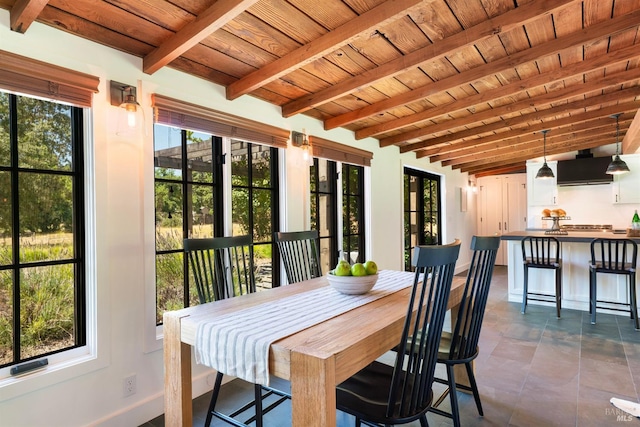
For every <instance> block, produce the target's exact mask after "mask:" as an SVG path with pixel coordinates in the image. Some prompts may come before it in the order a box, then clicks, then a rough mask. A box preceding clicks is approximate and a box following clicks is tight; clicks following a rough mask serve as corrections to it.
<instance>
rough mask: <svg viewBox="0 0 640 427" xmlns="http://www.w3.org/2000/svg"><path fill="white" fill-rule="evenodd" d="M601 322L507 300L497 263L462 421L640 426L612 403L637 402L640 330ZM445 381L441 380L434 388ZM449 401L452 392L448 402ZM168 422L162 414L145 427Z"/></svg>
mask: <svg viewBox="0 0 640 427" xmlns="http://www.w3.org/2000/svg"><path fill="white" fill-rule="evenodd" d="M597 321H598V323H597V324H596V325H591V324H590V322H589V315H588V313H585V312H580V311H575V310H567V309H563V310H562V318H561V319H557V318H556V316H555V308H554V307H550V306H539V305H533V304H529V306H528V308H527V313H526V314H525V315H522V314H521V313H520V304H516V303H509V302H507V274H506V268H505V267H496V269H495V273H494V279H493V282H492V289H491V292H490V296H489V302H488V305H487V311H486V313H485V320H484V325H483V329H482V334H481V339H480V355H479V356H478V358H477V361H476V379H477V382H478V387H479V389H480V396H481V399H482V406H483V408H484V417H480V416H479V415H478V413H477V410H476V407H475V403H474V401H473V397H472V396H470V395H467V394H464V393H458V401H459V403H460V408H461V409H460V412H461V423H462V425H463V426H532V427H533V426H535V427H537V426H563V427H564V426H578V427H588V426H594V427H595V426H597V427H601V426H624V425H640V420H638V419H633V418H630V417H629V416H627V414H625V413H623V412H621V411H619V410H617V409H616V408H615V407H613V406H612V405H611V404H610V403H609V399H610V398H611V397H619V398H622V399H626V400H631V401H634V402H637V401H639V398H640V331H635V330H634V328H633V324H632V321H631V320H630V319H629V317H626V316H620V315H609V314H602V313H598V317H597ZM385 357H387V358H388V356H385ZM438 371H439V372H442V371H441V369H440V368H439V369H438ZM280 386H281V387H283V388H286V387H287V384H286V383H280ZM441 387H442V386H440V385H437V384H436V385H435V389H436V391H438V390H441ZM252 392H253V388H252V387H251V386H250V385H248V384H245V383H242V382H241V381H239V380H235V381H232V382H230V383H228V384H226V385H225V386H224V387H223V389H222V391H221V396H222V402H221V404H222V405H231V406H232V407H233V405H237V404H238V403H239V402H242V403H244V398H247V399H249V398H250V396H251V393H252ZM209 398H210V393H207V394H205V395H203V396H201V397H198V398H196V399H195V400H194V401H193V402H194V403H193V405H194V422H193V425H194V426H202V425H203V424H204V418H205V413H206V407H207V405H208V402H209ZM448 406H449V405H448V399H447V400H445V402H444V403H443V404H442V407H444V408H445V409H448ZM290 416H291V411H290V405H289V404H288V403H286V404H283V405H280V406H279V407H278V408H277V409H276V410H274V411H272V412H270V413H269V414H267V416H266V417H265V424H266V426H267V427H286V426H290V425H291V419H290ZM337 418H338V426H339V427H343V426H344V427H346V426H353V418H351V417H349V416H347V415H345V414H342V413H338V415H337ZM428 421H429V425H430V426H431V427H443V426H451V425H452V422H451V420H450V419H448V418H444V417H441V416H439V415H436V414H429V415H428ZM214 425H225V424H224V423H221V422H218V423H216V422H214ZM414 425H415V426H418V425H419V423H417V422H416V423H412V424H410V426H414ZM162 426H164V419H163V417H162V416H160V417H158V418H155V419H153V420H151V421H149V422H147V423H145V424H143V426H142V427H162Z"/></svg>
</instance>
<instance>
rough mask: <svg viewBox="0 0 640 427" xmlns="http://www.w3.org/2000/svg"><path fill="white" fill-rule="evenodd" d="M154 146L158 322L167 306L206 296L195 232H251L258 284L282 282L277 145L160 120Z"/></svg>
mask: <svg viewBox="0 0 640 427" xmlns="http://www.w3.org/2000/svg"><path fill="white" fill-rule="evenodd" d="M154 149H155V155H154V161H155V212H156V213H155V218H156V323H157V324H160V323H162V315H163V313H164V312H165V311H168V310H176V309H179V308H183V307H188V306H191V305H195V304H197V303H198V297H197V292H196V291H195V288H194V284H193V281H192V280H189V278H188V274H186V272H188V271H189V266H188V263H187V260H186V258H185V257H183V240H184V239H185V238H187V237H189V238H205V237H214V236H224V235H243V234H250V235H252V236H253V241H254V257H255V260H254V262H255V267H256V271H255V274H256V285H257V286H258V287H259V288H266V287H271V286H272V283H274V284H277V283H279V270H278V269H275V270H273V269H272V266H273V265H278V264H277V262H276V261H274V256H276V253H275V252H276V251H273V232H274V231H275V226H274V224H278V218H277V213H278V209H277V206H278V180H277V176H278V175H277V170H278V150H277V148H274V147H269V146H266V145H261V144H255V143H249V142H245V141H241V140H237V139H230V138H222V137H219V136H215V135H211V134H207V133H202V132H195V131H190V130H186V129H179V128H176V127H171V126H164V125H161V124H156V125H155V127H154ZM227 153H229V154H230V155H227ZM229 159H230V161H229ZM227 175H228V176H230V179H226V180H225V176H227ZM225 183H226V184H225ZM229 183H230V184H229ZM225 207H230V212H229V213H227V212H226V211H225V209H226V208H225ZM225 218H230V222H231V223H230V224H228V223H226V222H225Z"/></svg>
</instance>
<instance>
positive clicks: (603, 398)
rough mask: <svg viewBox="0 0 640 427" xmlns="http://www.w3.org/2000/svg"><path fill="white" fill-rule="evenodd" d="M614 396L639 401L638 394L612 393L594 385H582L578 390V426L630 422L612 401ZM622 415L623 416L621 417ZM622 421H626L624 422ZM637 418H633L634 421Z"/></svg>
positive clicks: (600, 425) (597, 426)
mask: <svg viewBox="0 0 640 427" xmlns="http://www.w3.org/2000/svg"><path fill="white" fill-rule="evenodd" d="M612 397H617V398H619V399H625V400H631V401H637V400H636V396H633V397H631V396H627V395H624V394H621V393H611V392H608V391H605V390H600V389H598V388H593V387H584V386H582V385H581V386H580V390H579V392H578V420H579V423H578V426H579V427H592V426H593V427H602V426H607V425H608V426H613V425H627V424H626V423H628V422H630V420H629V419H628V418H626V417H625V414H623V413H621V412H620V410H618V409H617V408H616V407H615V406H613V405H612V404H611V402H610V399H611V398H612ZM621 416H622V417H623V418H621ZM621 421H626V423H625V422H622V423H621ZM634 421H637V420H631V422H634Z"/></svg>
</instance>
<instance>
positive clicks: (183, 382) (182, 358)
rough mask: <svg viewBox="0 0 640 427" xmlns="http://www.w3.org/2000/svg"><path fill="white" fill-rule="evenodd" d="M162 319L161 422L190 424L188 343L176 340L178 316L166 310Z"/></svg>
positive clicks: (178, 334)
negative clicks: (162, 389)
mask: <svg viewBox="0 0 640 427" xmlns="http://www.w3.org/2000/svg"><path fill="white" fill-rule="evenodd" d="M163 321H164V423H165V426H175V427H182V426H191V425H193V421H192V420H193V414H192V407H191V405H192V403H191V400H192V396H191V346H190V345H188V344H184V343H183V342H182V341H181V340H180V321H181V318H180V317H178V316H174V315H172V314H171V313H167V314H165V315H164V319H163Z"/></svg>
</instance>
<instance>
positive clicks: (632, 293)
mask: <svg viewBox="0 0 640 427" xmlns="http://www.w3.org/2000/svg"><path fill="white" fill-rule="evenodd" d="M596 256H597V257H598V259H596ZM637 262H638V244H637V243H636V242H634V241H633V240H631V239H605V238H598V239H594V240H593V241H592V242H591V263H590V264H589V313H591V324H592V325H595V323H596V309H597V308H606V309H609V310H615V311H627V308H620V307H619V306H625V307H628V311H629V312H630V314H631V319H633V320H634V322H635V328H636V330H638V329H640V322H638V301H637V295H636V264H637ZM598 273H606V274H622V275H624V276H626V277H627V278H628V283H629V288H628V289H629V299H628V301H629V302H626V303H624V302H616V301H607V300H599V299H598V298H597V290H598V286H597V282H596V279H597V277H598V276H597V275H598ZM598 303H600V304H601V305H598ZM602 304H605V305H602Z"/></svg>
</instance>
